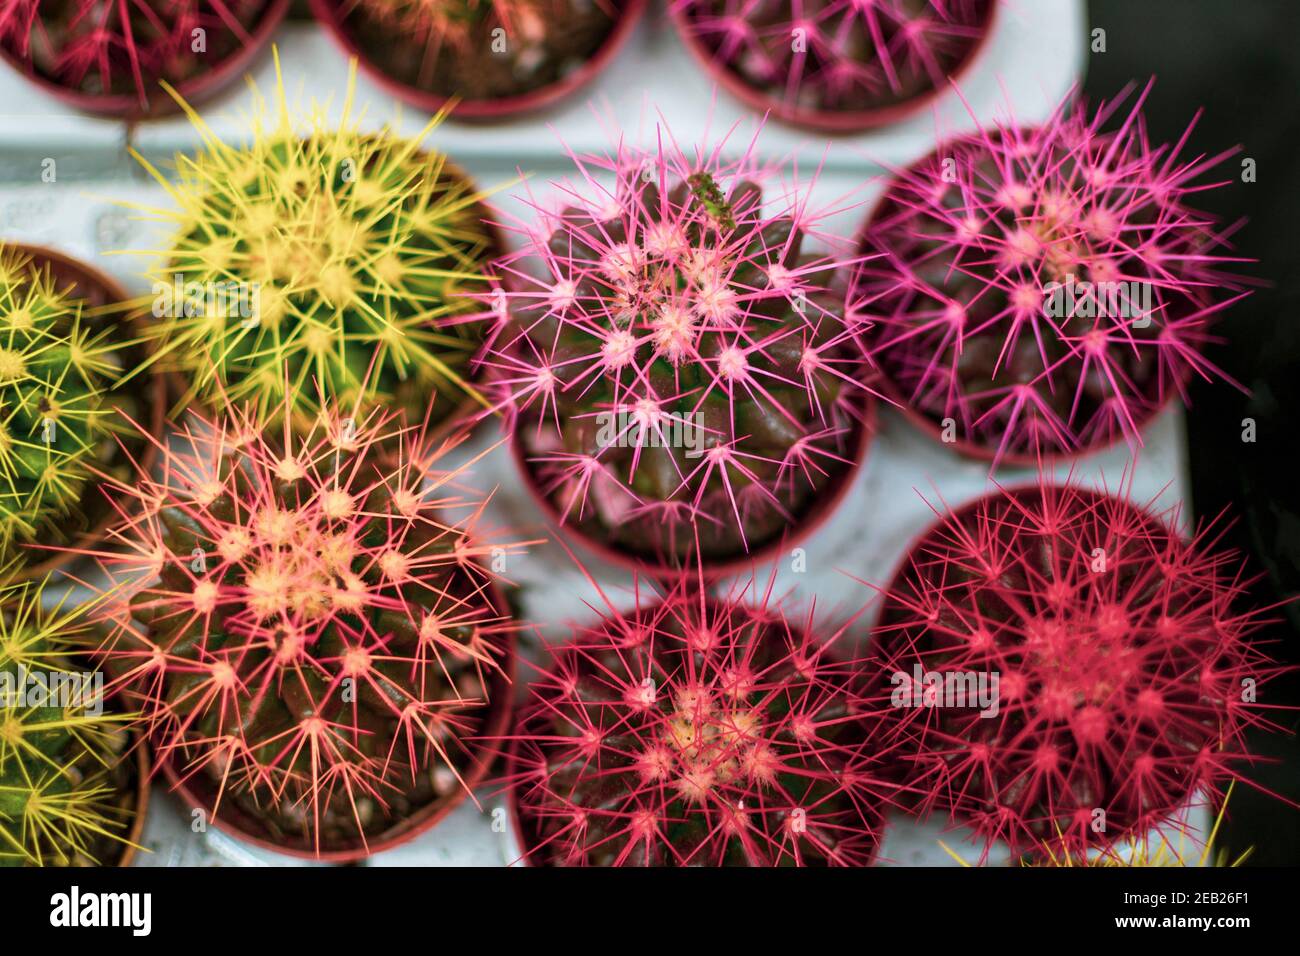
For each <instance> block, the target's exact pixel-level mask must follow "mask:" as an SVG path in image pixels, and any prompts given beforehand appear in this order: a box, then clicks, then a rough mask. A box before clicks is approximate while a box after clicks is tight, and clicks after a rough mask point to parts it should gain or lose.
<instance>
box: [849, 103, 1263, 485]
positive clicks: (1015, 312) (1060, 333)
mask: <svg viewBox="0 0 1300 956" xmlns="http://www.w3.org/2000/svg"><path fill="white" fill-rule="evenodd" d="M1150 89H1151V87H1150V85H1148V86H1147V87H1146V89H1144V90H1143V92H1142V93H1141V95H1140V96H1138V97H1137V99H1136V101H1135V102H1134V103H1133V105H1132V107H1131V108H1129V109H1128V110H1127V111H1126V112H1123V111H1122V107H1123V105H1124V103H1125V102H1126V100H1127V98H1128V94H1127V93H1126V94H1121V95H1120V96H1119V97H1117V98H1116V99H1115V100H1113V101H1111V102H1109V103H1105V104H1102V105H1101V106H1100V107H1099V108H1098V109H1097V111H1096V112H1095V113H1093V114H1092V115H1091V116H1089V115H1088V112H1087V108H1086V106H1085V105H1084V104H1082V103H1081V102H1080V101H1078V100H1076V99H1074V98H1072V97H1071V98H1067V99H1066V100H1065V101H1064V102H1063V103H1062V104H1061V105H1060V106H1059V107H1058V108H1057V110H1056V111H1055V112H1054V113H1053V114H1052V115H1051V116H1050V117H1049V118H1048V119H1047V120H1046V122H1044V123H1043V124H1042V125H1041V126H1036V127H1028V128H1026V127H1017V126H1014V125H997V126H993V127H990V128H988V129H985V130H983V131H981V132H979V133H976V134H972V135H969V136H964V137H961V138H958V139H955V140H952V141H950V142H948V143H946V144H944V145H942V146H940V147H939V148H938V149H937V150H936V151H935V152H934V153H933V154H931V155H930V156H929V157H927V158H926V159H924V160H922V161H921V162H920V163H918V164H916V165H915V166H913V167H911V168H910V169H908V170H905V171H903V172H901V173H899V175H898V176H897V177H896V179H895V180H894V182H893V183H892V184H891V186H890V187H889V189H888V190H887V192H886V194H885V197H884V198H883V200H882V201H881V203H880V205H879V207H878V208H877V209H876V211H875V212H874V214H873V215H872V218H871V221H870V222H869V223H868V224H867V227H866V229H865V231H864V233H863V235H862V240H861V242H862V249H863V250H864V251H871V252H878V253H880V254H881V255H880V257H879V258H876V259H873V260H871V261H869V262H867V263H865V264H864V266H863V268H862V269H861V270H860V273H859V275H858V277H857V281H856V284H855V285H856V296H857V298H856V300H855V306H856V307H857V308H859V309H860V310H861V311H862V312H863V313H864V317H865V318H866V320H867V323H868V325H867V327H868V328H869V332H868V333H867V335H866V341H867V345H868V348H869V351H870V353H871V355H872V357H873V358H874V360H875V361H876V363H877V364H878V366H879V368H880V371H881V372H882V373H883V375H884V377H885V379H886V380H887V381H888V382H890V383H892V390H893V392H894V393H895V397H896V398H897V399H898V400H899V401H900V403H902V404H904V405H905V406H908V407H910V408H911V409H912V410H914V411H915V413H917V415H919V416H920V417H921V418H922V420H923V423H924V424H925V425H926V427H927V428H929V429H931V430H933V431H937V432H940V433H941V435H942V437H943V439H944V440H945V441H948V442H957V443H959V444H960V446H961V447H963V448H965V449H966V450H969V451H972V452H974V453H976V454H980V455H984V456H988V457H991V458H992V459H993V460H994V462H995V464H996V463H998V462H1001V461H1003V460H1007V461H1014V460H1026V459H1027V460H1035V459H1036V458H1037V457H1038V456H1039V455H1063V454H1075V453H1079V452H1081V451H1085V450H1087V449H1090V448H1093V447H1098V446H1100V445H1104V444H1108V443H1111V442H1114V441H1116V440H1118V439H1120V438H1124V439H1126V440H1127V441H1128V442H1129V443H1130V444H1132V445H1138V444H1140V443H1141V435H1140V430H1141V428H1142V426H1143V424H1144V423H1145V422H1146V421H1147V420H1148V419H1150V418H1151V417H1152V416H1153V415H1154V414H1156V412H1158V411H1159V410H1160V409H1161V408H1162V407H1163V406H1164V404H1165V403H1166V401H1167V400H1168V399H1170V398H1171V397H1173V396H1179V397H1182V398H1184V399H1185V398H1186V394H1187V388H1188V385H1189V382H1190V380H1191V379H1192V378H1193V377H1199V378H1203V379H1215V378H1219V379H1225V380H1227V376H1225V375H1224V374H1223V373H1222V372H1220V371H1219V370H1218V369H1217V368H1215V367H1214V365H1213V364H1211V362H1210V361H1209V360H1207V359H1206V358H1205V357H1204V356H1203V355H1202V353H1201V349H1202V347H1203V346H1204V345H1205V344H1206V343H1207V342H1211V341H1213V340H1212V337H1211V327H1212V326H1213V324H1214V322H1215V321H1216V320H1217V318H1218V317H1219V314H1220V313H1221V312H1222V311H1223V310H1224V309H1225V308H1227V307H1228V306H1230V305H1231V304H1232V303H1233V302H1235V301H1237V299H1238V298H1240V297H1241V296H1242V295H1244V294H1246V293H1245V292H1243V291H1241V290H1242V289H1243V286H1244V282H1243V280H1242V279H1241V278H1239V277H1237V276H1234V275H1232V274H1230V272H1229V271H1228V270H1227V267H1228V266H1229V265H1230V264H1231V263H1233V262H1238V261H1241V260H1239V259H1236V258H1234V257H1233V256H1232V254H1231V252H1230V250H1229V248H1228V239H1227V237H1228V234H1229V232H1230V231H1231V230H1230V229H1223V228H1221V227H1220V226H1219V225H1218V224H1217V223H1216V222H1215V219H1214V217H1212V216H1210V215H1207V214H1205V213H1201V212H1198V211H1197V210H1196V209H1195V208H1194V207H1193V206H1192V203H1193V201H1194V200H1195V197H1196V195H1197V193H1199V192H1202V191H1204V190H1206V189H1212V188H1215V187H1218V186H1222V185H1224V183H1223V182H1206V181H1204V174H1206V173H1207V172H1208V171H1209V170H1211V169H1212V168H1214V167H1215V166H1216V165H1217V164H1219V163H1220V162H1222V160H1223V159H1225V158H1226V157H1228V156H1230V155H1232V153H1233V152H1234V150H1228V151H1226V152H1223V153H1220V154H1218V155H1215V156H1208V157H1207V156H1204V155H1196V156H1194V157H1191V158H1184V157H1183V156H1182V153H1183V152H1184V148H1185V146H1186V143H1187V139H1188V137H1189V136H1190V134H1191V131H1192V127H1191V126H1189V127H1188V129H1187V132H1186V133H1185V134H1184V135H1183V136H1182V138H1180V140H1179V141H1178V142H1177V143H1174V144H1172V145H1152V144H1151V143H1150V141H1149V139H1148V137H1147V133H1146V128H1145V125H1144V124H1143V121H1142V117H1141V112H1140V110H1141V107H1142V104H1143V102H1144V100H1145V99H1146V96H1147V94H1148V93H1149V91H1150ZM1112 120H1117V122H1116V123H1115V124H1114V128H1113V129H1108V128H1107V127H1108V126H1110V125H1112V124H1111V121H1112ZM1193 125H1194V121H1193ZM1223 290H1228V291H1229V292H1231V293H1236V294H1233V295H1227V296H1225V295H1223V294H1221V293H1222V292H1223ZM1234 384H1235V383H1234Z"/></svg>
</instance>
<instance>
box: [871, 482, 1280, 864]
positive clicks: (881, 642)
mask: <svg viewBox="0 0 1300 956" xmlns="http://www.w3.org/2000/svg"><path fill="white" fill-rule="evenodd" d="M1131 490H1132V489H1131V484H1127V483H1126V484H1125V485H1124V486H1122V487H1121V488H1120V489H1119V492H1120V495H1121V496H1120V497H1114V496H1112V495H1110V494H1107V493H1102V492H1097V491H1092V490H1088V489H1084V488H1081V487H1079V486H1078V485H1076V484H1074V483H1072V482H1069V483H1066V484H1061V485H1057V484H1052V483H1050V481H1046V480H1045V481H1042V482H1040V484H1039V485H1038V486H1036V487H1028V488H1025V489H1021V490H1008V491H1002V490H1000V491H998V492H996V493H994V494H991V495H988V496H987V497H984V498H982V499H979V500H978V501H976V502H974V503H972V504H970V505H968V506H966V507H964V508H960V509H957V510H955V511H951V512H947V513H945V514H943V515H942V516H941V517H940V518H939V520H938V521H937V522H936V523H935V525H934V526H933V527H932V528H931V529H930V530H929V531H927V532H926V533H925V534H924V535H922V537H921V538H920V539H919V541H917V542H916V544H915V545H914V546H913V548H912V551H911V552H910V554H909V556H908V557H907V559H906V560H905V561H904V563H903V565H902V567H901V569H900V570H899V572H898V574H897V576H896V577H895V579H894V581H893V583H892V585H891V586H890V587H889V589H888V591H887V592H886V593H885V595H884V602H883V606H882V609H881V616H880V619H879V622H878V625H877V629H876V631H875V634H874V646H873V654H874V660H873V663H872V665H871V668H870V671H871V675H872V678H873V679H875V680H878V681H879V682H880V683H879V684H878V685H877V686H878V687H879V688H880V690H879V691H878V692H877V694H876V695H875V696H874V705H875V706H876V708H877V709H878V712H879V713H882V714H883V715H884V716H885V719H886V721H887V723H888V724H889V725H891V728H892V729H890V730H889V731H888V732H887V733H886V734H885V736H886V738H887V739H890V740H891V741H893V742H895V743H900V746H902V747H903V749H904V751H910V756H900V760H901V761H903V762H905V763H910V769H909V770H908V771H907V772H906V774H905V776H906V778H907V779H909V780H911V781H912V783H913V785H914V786H915V787H916V788H917V789H918V790H919V791H920V792H922V793H924V794H925V796H924V798H923V799H921V800H919V801H917V804H916V805H915V806H914V807H913V809H914V810H916V811H917V812H919V813H921V814H923V815H924V814H928V813H930V812H934V811H937V812H939V813H941V814H943V815H949V816H951V817H952V818H953V819H954V821H955V822H961V823H967V824H969V825H970V826H972V827H973V829H974V831H975V835H976V838H977V839H978V840H980V841H983V852H984V853H985V854H987V853H988V851H989V849H990V847H991V845H992V844H993V842H994V841H996V840H1002V841H1005V842H1007V843H1008V844H1010V846H1011V848H1012V850H1013V851H1014V852H1030V853H1033V852H1035V851H1036V850H1037V849H1038V848H1040V847H1041V846H1042V845H1043V844H1044V843H1050V844H1051V845H1052V846H1053V847H1059V848H1065V849H1068V850H1069V851H1070V855H1071V856H1082V855H1087V854H1088V853H1089V852H1090V851H1101V852H1108V848H1110V847H1116V846H1123V845H1125V844H1126V843H1132V842H1145V840H1146V838H1147V834H1148V831H1149V830H1151V829H1152V828H1156V829H1159V828H1170V829H1176V828H1178V827H1180V826H1182V825H1183V824H1180V823H1179V822H1178V820H1177V816H1176V815H1177V814H1178V813H1179V811H1180V810H1182V809H1183V808H1185V807H1188V806H1190V805H1193V803H1194V802H1195V801H1197V800H1200V799H1203V798H1207V799H1209V800H1210V801H1211V802H1213V803H1214V804H1216V805H1217V804H1220V803H1221V802H1222V798H1223V795H1224V791H1225V788H1226V786H1227V785H1228V784H1230V783H1231V781H1233V780H1235V779H1242V778H1241V773H1242V770H1243V768H1244V767H1245V766H1246V765H1247V764H1248V763H1249V762H1250V761H1251V759H1252V758H1251V757H1250V754H1249V753H1248V751H1247V750H1246V741H1245V734H1246V731H1247V730H1248V729H1250V728H1264V729H1267V730H1279V729H1281V728H1280V727H1279V725H1278V724H1277V723H1276V722H1275V720H1274V719H1273V716H1271V715H1273V714H1274V713H1275V712H1276V711H1277V707H1276V705H1270V704H1269V703H1267V702H1266V698H1267V697H1268V688H1267V684H1268V682H1269V681H1270V680H1271V679H1272V678H1274V677H1276V676H1277V675H1278V674H1279V673H1280V671H1281V670H1282V669H1281V668H1280V667H1279V666H1278V665H1276V664H1275V663H1273V662H1272V661H1271V660H1270V659H1269V658H1268V657H1267V656H1266V655H1265V653H1264V652H1263V650H1261V648H1260V645H1259V643H1258V642H1257V640H1256V636H1257V633H1258V632H1259V631H1260V629H1261V628H1262V626H1263V625H1264V623H1265V621H1266V615H1267V613H1268V612H1267V611H1259V610H1242V609H1241V608H1240V607H1239V606H1238V604H1239V602H1240V601H1241V600H1242V599H1243V598H1244V597H1245V596H1246V593H1247V590H1248V587H1249V584H1250V581H1249V580H1247V579H1246V578H1245V577H1244V576H1243V572H1242V568H1241V562H1240V559H1239V557H1238V556H1237V555H1236V554H1235V553H1233V552H1230V551H1222V550H1217V549H1216V547H1215V545H1216V539H1217V538H1218V536H1219V534H1221V532H1222V528H1221V527H1217V526H1215V525H1214V524H1211V525H1207V526H1205V527H1204V528H1203V529H1202V530H1201V531H1199V532H1198V533H1197V534H1196V535H1195V536H1194V537H1193V538H1191V539H1190V540H1185V539H1184V538H1182V537H1180V535H1179V533H1178V532H1177V531H1176V530H1175V528H1176V526H1177V524H1178V522H1179V518H1180V511H1179V509H1178V508H1176V507H1175V508H1171V509H1168V510H1166V511H1164V512H1157V511H1156V510H1155V509H1154V508H1153V507H1152V506H1151V505H1146V506H1139V505H1134V504H1132V503H1130V501H1129V500H1128V499H1129V498H1130V497H1131ZM936 513H937V512H936ZM918 678H919V679H918ZM980 680H984V681H985V682H986V687H985V689H986V690H988V689H989V688H990V687H991V690H992V696H991V698H988V699H983V698H982V699H976V696H977V695H976V693H974V692H972V693H968V694H966V696H965V697H964V698H962V697H961V696H960V695H959V694H958V693H957V691H958V690H959V689H960V690H961V691H975V690H976V689H977V687H978V681H980ZM994 680H996V682H997V683H996V684H992V683H991V682H992V681H994ZM904 741H906V743H901V742H904ZM1206 836H1207V835H1206V834H1201V837H1202V838H1204V837H1206Z"/></svg>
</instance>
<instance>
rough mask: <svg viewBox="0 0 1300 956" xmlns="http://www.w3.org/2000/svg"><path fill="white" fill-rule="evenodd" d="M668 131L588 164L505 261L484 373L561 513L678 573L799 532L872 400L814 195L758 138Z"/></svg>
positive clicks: (845, 262) (847, 459) (842, 266)
mask: <svg viewBox="0 0 1300 956" xmlns="http://www.w3.org/2000/svg"><path fill="white" fill-rule="evenodd" d="M658 139H659V142H658V144H657V145H656V146H655V147H654V148H651V149H639V148H635V147H632V146H629V145H626V144H620V146H619V148H618V151H617V153H616V154H614V155H588V156H575V157H574V159H575V162H576V164H577V167H578V171H579V174H580V180H579V181H578V182H577V183H574V184H567V185H565V186H563V187H562V189H563V191H564V193H565V194H566V196H567V197H568V200H569V201H570V202H571V203H572V205H569V206H567V207H565V208H563V209H560V210H558V211H544V210H541V209H540V208H539V209H538V213H539V218H540V224H539V225H537V226H535V227H528V228H523V229H521V230H520V232H521V234H522V239H523V242H522V249H521V251H520V252H519V253H518V254H517V255H515V256H513V257H511V258H509V259H508V260H506V261H505V262H504V263H503V264H502V266H501V272H502V274H503V276H504V277H505V278H506V280H507V287H506V288H505V289H504V290H498V291H497V292H496V293H495V294H494V295H493V296H492V297H491V298H492V301H493V302H495V303H497V304H498V305H499V307H500V308H499V313H500V316H501V320H500V322H499V323H498V325H499V327H500V329H499V332H498V335H497V337H496V340H495V341H496V344H495V347H494V348H493V350H492V353H491V356H490V359H489V361H490V363H491V364H492V365H493V366H494V375H495V378H496V380H497V382H498V384H499V385H500V386H501V387H502V388H503V389H504V390H505V392H506V393H507V394H506V398H505V400H504V404H505V405H506V407H507V410H508V412H509V413H510V416H511V418H512V422H513V426H514V428H515V433H516V439H517V440H518V441H519V442H521V443H522V447H523V452H524V455H525V458H526V459H527V461H528V463H529V467H530V468H531V469H533V471H534V473H535V478H536V480H537V482H538V484H539V485H540V487H541V489H542V492H543V494H544V495H546V496H547V497H548V498H549V499H550V500H551V501H552V502H553V504H554V505H555V507H556V509H557V510H558V511H559V512H560V513H561V514H562V516H563V518H564V520H565V521H566V522H568V523H572V524H575V525H578V526H586V527H588V528H595V529H598V533H599V534H600V535H601V536H603V537H608V538H610V539H612V540H613V541H614V542H616V544H617V545H618V546H619V547H621V548H624V549H626V550H628V551H630V552H632V553H634V554H637V555H639V556H640V557H643V558H646V559H649V560H656V561H660V562H664V563H676V562H680V561H683V560H684V559H685V558H686V557H687V556H689V555H690V554H692V553H697V552H698V553H700V554H704V555H706V556H709V557H719V556H722V557H727V556H735V555H740V554H743V553H745V552H746V551H748V550H750V549H751V548H752V547H755V546H757V545H761V544H763V543H765V542H766V541H768V540H771V539H773V538H774V536H776V535H778V534H779V533H780V532H781V530H782V529H784V528H785V527H786V526H787V525H788V524H789V523H790V522H791V521H793V520H796V519H797V517H798V516H799V514H800V512H801V511H803V510H805V509H806V508H807V507H808V505H809V502H810V501H811V500H812V499H813V498H814V497H815V496H816V495H817V493H818V492H820V491H822V490H824V489H826V488H828V487H831V486H833V483H834V482H835V481H836V480H837V479H838V478H839V476H841V475H842V474H843V473H844V472H846V471H848V470H850V469H851V467H852V464H853V458H854V455H855V452H856V450H857V449H856V445H857V443H858V441H859V440H860V437H861V435H862V430H863V428H864V427H865V426H864V425H863V418H864V417H865V414H866V409H867V407H868V402H869V397H870V396H869V394H868V390H867V389H866V387H865V386H864V384H863V374H862V371H863V369H862V366H863V363H862V360H861V353H860V351H859V350H858V349H857V347H856V343H855V339H854V332H855V326H854V323H853V322H852V320H851V317H850V316H849V315H848V313H847V306H846V301H845V298H846V291H845V287H844V284H843V279H844V276H845V272H846V270H847V269H848V267H849V265H850V264H851V262H852V260H851V258H849V257H844V256H841V255H839V253H838V250H837V249H836V248H835V247H834V244H833V241H832V240H831V239H830V237H828V236H826V235H825V234H823V233H822V232H821V231H820V223H821V221H822V219H823V218H824V216H825V215H826V214H827V213H826V212H825V211H814V210H813V209H812V208H811V207H810V204H809V191H810V189H811V184H799V183H786V184H783V187H784V188H781V189H774V188H773V187H774V182H773V180H774V178H775V177H774V175H773V171H772V170H771V169H769V168H767V167H763V166H762V165H761V164H760V163H759V162H758V161H757V159H756V158H755V152H754V144H753V143H751V144H750V146H749V148H748V149H746V150H744V152H743V154H742V155H740V156H739V158H736V159H728V158H726V157H725V150H726V148H727V143H726V140H727V137H723V138H722V141H721V142H719V143H718V144H716V145H715V146H713V147H711V148H709V149H701V150H697V151H695V153H694V155H690V154H688V153H687V152H685V151H683V150H682V149H681V148H680V147H678V146H677V145H676V144H675V143H674V142H673V140H672V137H671V134H670V133H669V132H668V131H667V130H666V129H661V130H660V135H659V137H658ZM603 177H612V179H613V185H612V187H611V186H608V185H604V186H602V185H600V182H601V180H602V178H603ZM765 186H766V187H767V188H768V192H769V195H768V196H767V198H766V199H765V196H764V192H765ZM814 244H819V245H823V246H825V247H826V248H823V249H811V248H808V247H811V246H813V245H814Z"/></svg>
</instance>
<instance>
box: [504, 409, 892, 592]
mask: <svg viewBox="0 0 1300 956" xmlns="http://www.w3.org/2000/svg"><path fill="white" fill-rule="evenodd" d="M862 400H863V414H862V418H861V420H860V421H859V422H858V423H857V429H856V431H857V433H856V434H855V435H854V436H853V438H852V440H851V441H850V443H849V444H850V447H851V449H852V458H851V461H852V464H851V465H850V466H848V467H847V468H845V470H844V471H842V472H840V473H839V474H838V475H836V476H835V478H834V479H833V480H832V484H831V487H830V488H829V489H827V490H826V491H824V492H822V493H821V494H818V495H816V496H815V497H814V499H813V501H812V503H811V504H810V505H809V507H808V510H807V511H805V512H804V513H803V514H802V515H801V516H799V518H798V521H797V523H796V524H795V525H794V527H793V528H792V529H791V530H790V531H789V532H787V533H786V534H785V535H784V536H782V537H778V538H775V539H773V540H771V541H768V542H766V543H765V544H762V545H759V546H758V547H757V548H755V549H754V550H752V551H750V552H749V553H748V554H740V555H736V556H734V557H729V558H706V559H705V560H704V562H703V566H702V567H695V566H687V567H685V568H682V567H679V566H677V565H675V564H668V563H664V562H662V561H656V560H654V559H651V558H647V557H644V556H641V555H637V554H634V553H633V552H630V551H626V550H623V549H620V548H617V547H615V546H613V545H610V544H607V543H606V542H605V541H603V540H602V539H600V538H596V537H593V536H592V535H590V534H588V533H586V532H585V531H580V530H578V529H576V528H574V527H572V526H571V525H568V524H566V523H565V521H564V516H563V513H562V512H561V511H560V509H559V508H557V507H556V506H555V503H554V502H553V501H551V499H550V498H548V497H547V496H546V495H545V494H544V493H543V492H542V489H541V487H540V486H539V484H538V482H537V479H536V477H535V476H534V475H533V471H532V469H531V468H530V467H529V465H528V460H527V452H526V451H525V450H524V447H523V444H522V442H521V441H520V439H519V431H518V429H516V430H515V431H514V432H513V433H512V434H511V436H510V454H511V457H513V458H514V461H515V468H516V469H517V471H518V472H519V478H520V483H521V484H522V485H523V486H524V487H525V488H526V489H527V490H528V494H529V496H530V497H531V498H532V499H533V501H534V503H535V504H536V505H537V507H538V508H539V509H540V510H541V511H542V513H543V514H544V515H545V516H546V519H547V521H549V522H550V523H551V524H552V525H554V526H555V527H557V528H560V529H562V530H563V531H564V532H565V533H566V535H568V536H569V537H571V538H573V539H575V540H576V541H578V542H579V543H580V544H581V545H582V546H583V547H584V548H586V549H587V550H589V551H591V552H592V553H593V554H595V555H596V556H597V557H599V558H600V559H601V560H602V561H605V562H608V563H610V564H613V565H615V566H616V567H619V568H623V569H625V570H627V571H635V572H639V573H642V574H647V575H649V576H651V577H653V578H656V579H658V580H660V581H667V582H671V581H675V580H680V579H681V578H683V577H697V576H702V577H703V579H704V580H705V581H716V580H718V579H719V578H724V577H728V576H730V575H733V574H739V573H742V572H747V571H750V570H752V569H754V568H758V567H762V566H764V565H769V564H771V563H772V562H773V561H774V560H775V559H776V558H777V556H778V555H779V554H780V553H781V552H782V551H784V550H785V549H787V548H793V547H796V546H797V545H798V544H800V543H801V542H803V541H806V540H807V539H808V538H809V537H811V536H812V534H813V533H814V532H815V531H816V530H817V529H818V528H820V527H821V526H822V525H823V524H824V523H825V522H826V520H827V519H828V518H830V516H831V515H832V514H834V513H835V511H836V509H837V508H838V507H839V505H840V502H842V501H843V500H844V496H845V495H847V494H848V491H849V489H850V488H851V487H852V486H853V482H854V480H855V479H856V478H857V475H858V473H859V472H860V471H861V470H862V467H863V465H864V464H865V462H866V458H867V451H868V449H869V448H870V446H871V440H872V438H873V437H874V435H875V431H876V402H875V399H874V398H873V397H872V396H871V395H870V394H868V393H865V392H864V393H863V394H862Z"/></svg>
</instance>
